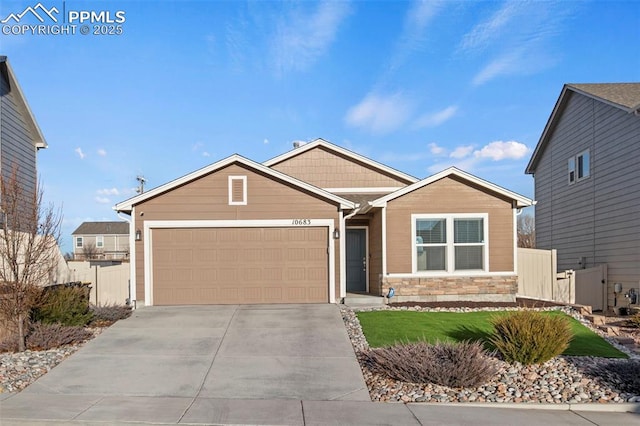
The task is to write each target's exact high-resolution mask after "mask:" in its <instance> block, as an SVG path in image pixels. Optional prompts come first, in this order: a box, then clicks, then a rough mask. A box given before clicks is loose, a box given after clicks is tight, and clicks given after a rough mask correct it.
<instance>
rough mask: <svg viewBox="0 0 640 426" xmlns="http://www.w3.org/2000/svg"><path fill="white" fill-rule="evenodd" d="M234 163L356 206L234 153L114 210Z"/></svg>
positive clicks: (122, 209)
mask: <svg viewBox="0 0 640 426" xmlns="http://www.w3.org/2000/svg"><path fill="white" fill-rule="evenodd" d="M234 163H237V164H242V165H244V166H246V167H248V168H250V169H252V170H255V171H258V172H260V173H263V174H266V175H268V176H271V177H273V178H275V179H278V180H281V181H284V182H287V183H289V184H292V185H293V186H296V187H298V188H300V189H302V190H305V191H309V192H311V193H313V194H316V195H319V196H320V197H322V198H324V199H327V200H330V201H333V202H335V203H338V204H339V205H340V207H341V208H344V209H353V208H355V207H356V205H355V203H354V202H352V201H349V200H347V199H345V198H342V197H340V196H337V195H335V194H332V193H330V192H327V191H325V190H323V189H321V188H318V187H317V186H314V185H311V184H309V183H306V182H303V181H301V180H299V179H296V178H294V177H291V176H289V175H286V174H284V173H281V172H279V171H277V170H274V169H271V168H269V167H267V166H264V165H262V164H260V163H256V162H255V161H252V160H249V159H248V158H245V157H242V156H241V155H238V154H234V155H231V156H229V157H227V158H225V159H223V160H220V161H218V162H216V163H213V164H210V165H208V166H206V167H203V168H201V169H199V170H196V171H195V172H192V173H189V174H188V175H184V176H182V177H179V178H177V179H174V180H172V181H171V182H168V183H166V184H164V185H161V186H158V187H157V188H154V189H151V190H150V191H147V192H144V193H142V194H140V195H137V196H135V197H132V198H129V199H128V200H125V201H123V202H121V203H118V204H116V205H115V207H114V210H116V211H117V212H124V213H131V211H132V210H133V206H135V205H136V204H140V203H141V202H143V201H145V200H148V199H150V198H153V197H155V196H157V195H160V194H162V193H164V192H167V191H170V190H172V189H174V188H177V187H178V186H181V185H184V184H186V183H188V182H191V181H194V180H196V179H198V178H200V177H202V176H205V175H208V174H209V173H212V172H215V171H217V170H219V169H222V168H223V167H226V166H228V165H231V164H234Z"/></svg>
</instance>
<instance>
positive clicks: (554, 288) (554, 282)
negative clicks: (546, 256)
mask: <svg viewBox="0 0 640 426" xmlns="http://www.w3.org/2000/svg"><path fill="white" fill-rule="evenodd" d="M550 266H551V299H552V300H557V297H558V294H557V293H558V251H557V250H556V249H551V265H550Z"/></svg>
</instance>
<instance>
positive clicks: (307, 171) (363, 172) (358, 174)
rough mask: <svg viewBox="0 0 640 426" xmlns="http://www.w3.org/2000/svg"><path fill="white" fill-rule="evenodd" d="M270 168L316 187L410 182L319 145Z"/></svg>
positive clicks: (370, 186)
mask: <svg viewBox="0 0 640 426" xmlns="http://www.w3.org/2000/svg"><path fill="white" fill-rule="evenodd" d="M272 168H273V169H275V170H278V171H280V172H282V173H285V174H287V175H289V176H293V177H295V178H297V179H300V180H302V181H304V182H308V183H311V184H313V185H315V186H318V187H320V188H372V187H402V186H405V185H407V184H408V183H412V182H407V181H403V180H401V179H399V178H397V177H395V176H391V175H389V174H386V173H384V172H382V171H380V170H378V169H375V168H372V167H371V166H369V165H366V164H364V163H359V162H355V161H353V159H350V158H346V157H343V156H340V155H338V154H337V153H335V152H329V151H327V150H326V149H324V148H323V147H316V148H313V149H311V150H309V151H305V152H303V153H302V154H300V155H297V156H295V157H291V158H288V159H286V160H284V161H283V162H281V163H278V164H275V165H273V166H272Z"/></svg>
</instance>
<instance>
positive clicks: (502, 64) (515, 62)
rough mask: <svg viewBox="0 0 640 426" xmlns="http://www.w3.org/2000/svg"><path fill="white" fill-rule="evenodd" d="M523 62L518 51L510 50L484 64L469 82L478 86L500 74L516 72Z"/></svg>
mask: <svg viewBox="0 0 640 426" xmlns="http://www.w3.org/2000/svg"><path fill="white" fill-rule="evenodd" d="M522 64H523V58H522V57H521V54H520V52H510V53H508V54H505V55H502V56H500V57H498V58H496V59H494V60H493V61H491V62H489V63H488V64H487V65H485V66H484V67H483V68H482V69H481V70H480V71H479V72H478V73H477V74H476V75H475V76H474V77H473V80H472V81H471V83H472V84H473V85H474V86H480V85H482V84H484V83H486V82H488V81H489V80H493V79H494V78H496V77H498V76H500V75H511V74H517V73H518V72H519V71H520V70H521V68H522Z"/></svg>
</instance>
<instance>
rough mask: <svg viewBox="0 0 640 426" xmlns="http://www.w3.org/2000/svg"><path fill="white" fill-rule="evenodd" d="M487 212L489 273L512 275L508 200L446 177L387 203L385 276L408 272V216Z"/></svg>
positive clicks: (409, 240)
mask: <svg viewBox="0 0 640 426" xmlns="http://www.w3.org/2000/svg"><path fill="white" fill-rule="evenodd" d="M449 213H487V214H488V215H489V272H513V271H514V264H513V261H514V259H513V252H514V244H515V242H514V235H513V209H512V208H511V200H509V199H506V198H503V197H501V196H499V195H497V194H493V193H490V192H488V191H487V190H486V189H483V188H481V187H479V186H476V185H474V184H471V183H468V182H465V181H463V180H461V179H458V178H456V177H453V176H449V177H446V178H443V179H440V180H438V181H436V182H433V183H431V184H429V185H427V186H424V187H422V188H419V189H416V190H415V191H413V192H410V193H408V194H406V195H403V196H401V197H399V198H396V199H394V200H391V201H389V203H388V204H387V221H386V228H387V240H386V244H387V250H386V253H387V273H390V274H408V273H412V270H411V258H412V253H411V250H412V245H411V241H412V238H413V237H412V236H411V215H412V214H449Z"/></svg>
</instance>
